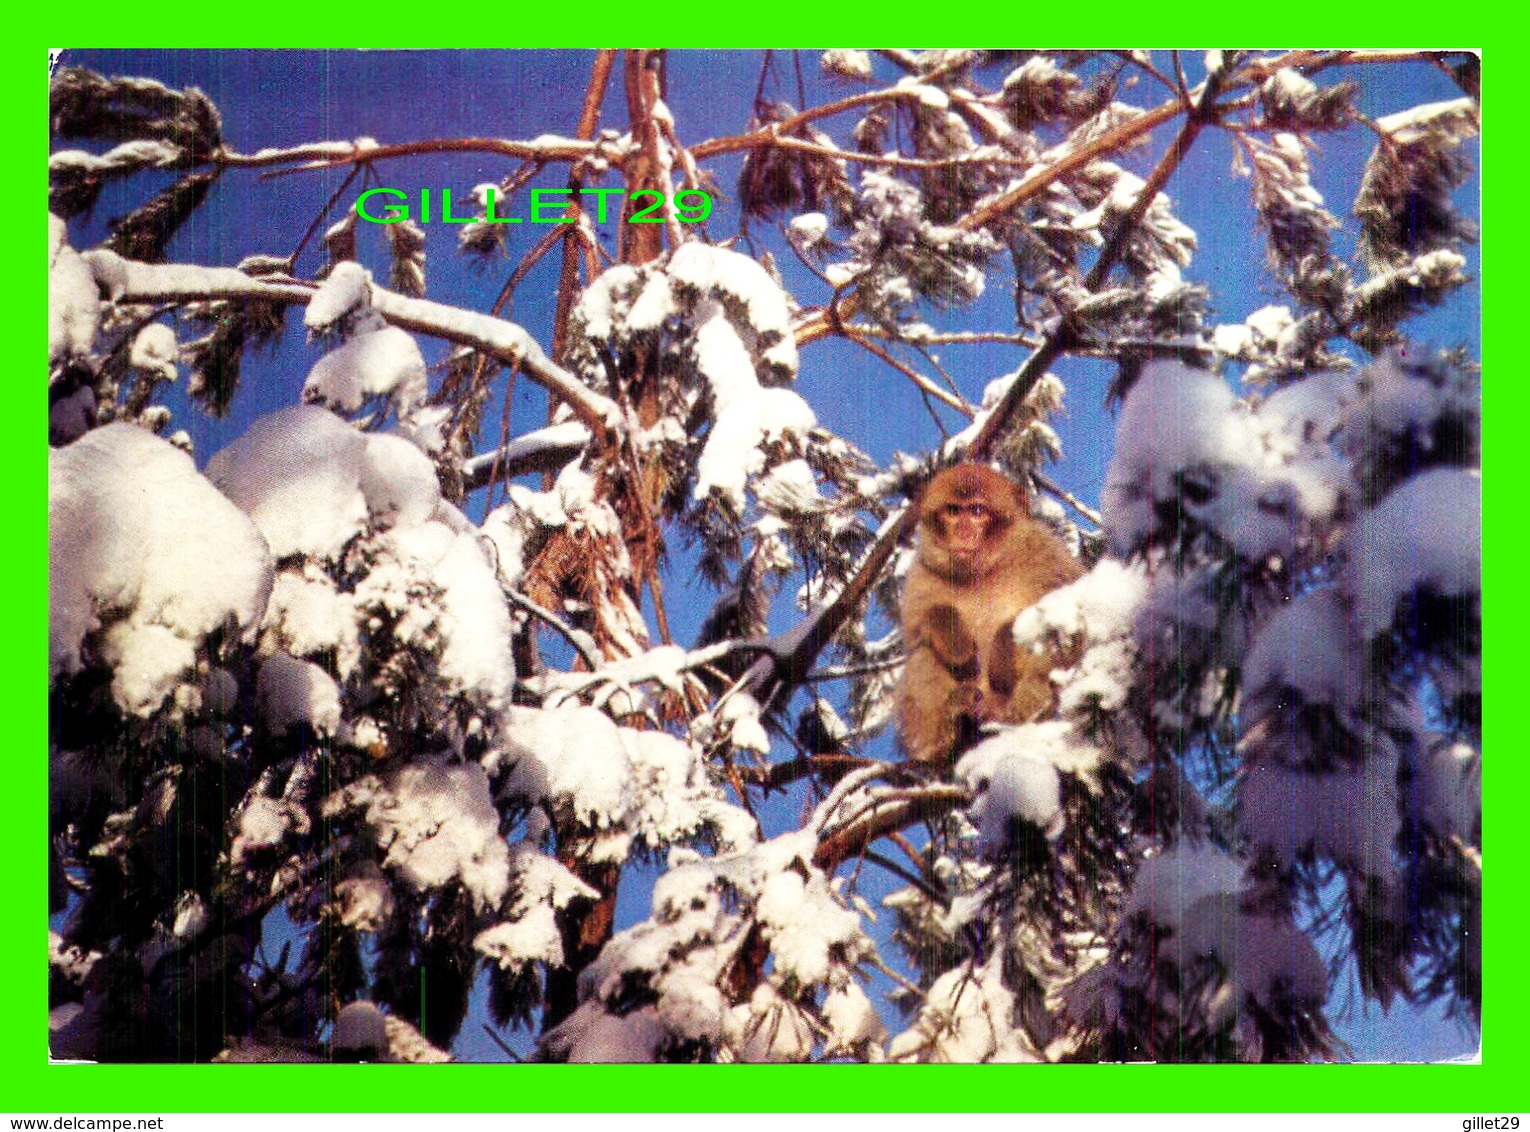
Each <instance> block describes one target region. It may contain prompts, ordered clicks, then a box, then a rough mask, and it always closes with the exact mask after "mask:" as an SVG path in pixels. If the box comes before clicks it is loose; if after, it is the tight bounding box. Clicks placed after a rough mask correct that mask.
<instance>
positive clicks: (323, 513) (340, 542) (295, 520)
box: [207, 405, 367, 560]
mask: <svg viewBox="0 0 1530 1132" xmlns="http://www.w3.org/2000/svg"><path fill="white" fill-rule="evenodd" d="M366 450H367V438H366V436H365V435H363V434H362V433H360V432H357V431H356V430H355V429H354V428H352V427H351V426H350V425H348V424H346V423H345V422H344V421H343V420H341V419H340V418H339V417H337V416H335V415H334V414H333V413H331V412H330V411H329V410H328V409H321V408H319V407H318V406H315V405H298V406H295V407H293V408H290V409H281V410H279V411H277V412H275V413H271V414H270V415H268V416H264V417H261V418H260V419H258V420H257V421H255V422H254V423H253V424H252V425H250V427H249V429H248V430H247V431H246V432H245V434H244V435H243V436H241V437H240V438H239V439H238V440H236V441H234V442H233V443H232V444H230V445H229V446H228V447H227V448H224V449H223V450H222V451H221V452H219V453H218V454H217V455H216V456H214V457H213V458H212V459H211V460H210V461H208V464H207V475H208V478H210V479H211V480H212V481H213V483H215V484H217V485H218V487H219V488H220V489H221V490H222V491H223V493H224V494H225V495H227V496H228V497H229V498H230V499H232V500H233V501H234V502H235V503H236V504H238V505H239V507H240V509H241V510H243V511H244V512H245V513H246V514H247V515H249V516H250V518H251V519H253V520H254V522H255V525H256V526H257V527H258V528H260V533H261V534H262V535H264V536H265V539H266V542H267V543H269V544H270V547H271V553H272V554H274V555H275V556H276V557H277V558H286V557H287V556H289V555H292V554H304V555H307V556H309V557H312V558H317V559H321V560H328V559H333V558H336V557H337V556H338V555H339V554H340V551H341V550H342V549H344V547H345V545H346V543H348V542H349V541H350V540H351V539H352V538H354V537H355V536H356V535H357V534H358V533H359V532H360V531H361V528H362V526H363V525H364V524H365V522H366V518H367V502H366V497H365V496H364V495H362V492H361V468H362V464H363V462H364V460H365V457H366Z"/></svg>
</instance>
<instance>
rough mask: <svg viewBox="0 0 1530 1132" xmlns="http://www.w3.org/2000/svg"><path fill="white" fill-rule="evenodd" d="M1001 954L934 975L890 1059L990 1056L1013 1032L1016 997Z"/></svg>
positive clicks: (963, 1061)
mask: <svg viewBox="0 0 1530 1132" xmlns="http://www.w3.org/2000/svg"><path fill="white" fill-rule="evenodd" d="M1002 959H1003V955H1002V951H997V950H996V951H995V952H994V953H993V955H992V957H991V958H990V959H989V960H988V961H987V962H986V963H984V964H983V965H982V966H980V967H979V966H975V965H973V964H971V963H964V964H962V965H960V966H958V967H953V968H952V969H951V970H949V971H947V972H945V973H944V974H943V975H941V976H940V977H939V978H938V979H936V980H935V982H934V983H933V984H932V985H931V987H930V989H929V991H928V992H927V993H926V994H925V999H924V1005H923V1006H921V1007H920V1010H919V1016H918V1017H917V1018H916V1019H915V1020H914V1025H913V1026H911V1027H909V1029H907V1030H905V1031H904V1032H903V1033H901V1034H899V1035H898V1036H897V1037H896V1038H894V1039H893V1040H892V1044H891V1045H890V1046H889V1047H888V1049H887V1059H888V1060H889V1061H902V1062H909V1061H922V1062H935V1063H939V1064H957V1065H974V1064H977V1063H980V1062H984V1061H988V1060H990V1059H992V1058H993V1057H994V1055H995V1054H996V1053H998V1051H999V1049H1000V1047H1001V1046H1003V1045H1005V1044H1006V1042H1007V1041H1008V1039H1009V1038H1010V1036H1011V1034H1012V1032H1013V1026H1012V1023H1011V1019H1012V1018H1013V1017H1014V1011H1015V996H1014V995H1013V994H1012V993H1011V992H1010V991H1009V989H1008V988H1006V987H1005V986H1004V981H1003V974H1002V970H1001V968H1002ZM1032 1060H1039V1059H1037V1058H1035V1057H1034V1056H1033V1057H1032Z"/></svg>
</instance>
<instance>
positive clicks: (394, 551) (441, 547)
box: [208, 405, 514, 701]
mask: <svg viewBox="0 0 1530 1132" xmlns="http://www.w3.org/2000/svg"><path fill="white" fill-rule="evenodd" d="M208 473H209V475H211V476H212V478H213V479H214V481H215V482H216V483H218V484H219V485H220V486H222V487H223V489H224V490H225V491H226V492H227V493H228V494H229V495H230V496H231V497H232V498H233V499H234V501H235V502H236V503H238V504H239V505H240V506H241V507H242V508H244V509H245V510H246V511H247V512H248V513H249V514H250V516H251V518H252V519H254V521H255V523H256V525H257V526H259V527H260V529H261V532H262V533H263V534H264V535H265V536H266V540H267V541H268V542H269V543H270V544H271V545H272V547H273V548H274V550H275V553H276V554H277V555H278V556H281V557H287V556H289V555H293V554H302V555H304V556H305V557H306V558H309V559H311V560H315V561H317V562H321V563H322V562H329V561H333V560H334V559H337V558H338V557H339V556H340V554H341V552H342V551H343V550H345V548H346V547H347V546H349V545H351V544H352V541H353V540H355V539H356V538H357V536H358V535H361V534H362V533H363V532H364V531H368V530H370V531H371V532H372V534H371V538H370V539H369V540H368V541H367V542H366V544H365V547H364V551H365V558H366V560H367V563H368V565H369V567H370V569H368V570H367V571H366V573H365V575H364V576H363V577H361V578H360V579H359V580H358V582H357V583H356V587H355V591H354V594H353V596H352V597H350V598H345V597H342V596H340V595H338V594H333V593H331V592H330V587H329V586H328V585H327V583H325V582H324V581H323V580H322V579H321V578H319V577H317V576H315V577H312V578H309V577H306V576H304V577H303V578H302V579H301V580H300V579H299V578H298V577H296V576H295V577H294V578H292V579H290V580H287V581H284V584H283V588H282V593H281V595H280V606H279V609H278V611H277V612H276V613H274V614H273V623H272V624H271V626H270V629H271V631H272V633H273V634H274V635H275V637H276V640H277V641H278V642H282V643H284V644H286V645H287V646H288V647H290V649H291V651H294V652H295V653H297V654H299V655H303V654H312V653H314V652H320V651H323V650H325V649H327V648H330V647H333V648H335V649H336V650H337V658H336V659H337V663H338V664H339V665H340V666H341V668H342V671H344V670H348V668H349V666H350V664H351V663H352V662H353V660H354V655H353V654H354V648H353V642H354V640H355V637H356V630H355V629H353V628H352V627H351V621H352V615H351V614H350V612H349V611H348V610H347V608H346V606H347V604H351V605H352V606H353V608H355V609H357V610H360V611H363V612H371V611H377V610H386V611H387V612H388V613H390V614H392V615H393V617H394V618H395V624H394V633H395V636H396V637H397V638H398V639H399V640H400V641H402V642H403V643H405V644H408V645H411V646H414V647H417V648H420V649H422V650H423V651H425V652H430V653H435V654H436V655H437V663H438V668H439V675H440V676H441V677H442V678H443V679H444V680H445V681H446V682H447V684H448V686H449V688H450V690H452V691H455V692H471V693H477V694H480V695H481V696H483V697H486V698H487V699H488V700H490V701H498V700H500V699H502V698H504V697H505V696H506V695H508V692H509V686H510V682H511V680H512V679H513V677H514V665H513V662H512V659H511V656H510V645H509V640H510V612H509V609H508V607H507V605H506V602H505V598H504V595H503V593H502V592H501V591H500V588H499V582H498V580H497V578H496V576H495V573H494V567H493V564H492V562H491V558H490V554H489V552H488V551H487V550H486V549H485V548H484V547H483V546H481V545H480V544H479V542H478V538H477V535H476V532H475V530H474V529H473V528H472V526H471V524H469V523H468V522H467V521H466V519H464V518H463V517H462V516H461V515H460V514H458V513H456V512H455V511H454V510H453V509H452V508H449V507H448V506H447V505H445V504H444V503H442V502H441V500H440V488H439V487H438V485H437V481H436V478H435V470H434V467H433V465H432V464H431V463H430V461H429V459H428V458H427V457H425V455H424V454H423V453H421V452H420V451H419V450H418V449H416V448H414V446H413V445H412V444H410V443H409V442H408V441H406V440H404V439H402V438H400V437H397V436H388V435H368V434H365V433H361V432H358V431H357V430H356V429H354V428H352V427H351V426H350V425H348V424H346V423H345V422H344V421H342V420H341V419H340V418H339V417H336V416H335V415H334V414H333V413H331V412H329V411H328V410H326V409H321V408H317V407H315V406H310V405H305V406H299V407H297V408H292V409H284V410H282V411H280V412H277V413H273V414H271V415H270V416H267V417H262V418H260V420H258V421H256V422H255V423H254V424H253V425H252V426H251V427H250V429H249V431H248V432H246V433H245V435H244V436H242V437H240V438H239V439H238V440H236V441H235V442H234V443H233V444H231V445H229V446H228V447H227V448H225V449H224V450H223V451H222V452H220V453H218V455H216V456H214V457H213V459H212V461H211V462H210V463H209V464H208ZM289 614H290V615H291V619H290V620H289V618H288V616H287V615H289ZM278 615H279V616H280V619H279V620H278V619H277V617H278Z"/></svg>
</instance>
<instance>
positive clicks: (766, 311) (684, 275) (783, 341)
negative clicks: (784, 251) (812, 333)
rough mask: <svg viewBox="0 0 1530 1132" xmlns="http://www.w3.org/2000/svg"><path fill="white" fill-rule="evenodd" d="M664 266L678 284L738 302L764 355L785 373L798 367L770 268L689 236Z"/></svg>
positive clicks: (787, 315)
mask: <svg viewBox="0 0 1530 1132" xmlns="http://www.w3.org/2000/svg"><path fill="white" fill-rule="evenodd" d="M665 270H666V271H667V272H668V274H669V276H670V278H671V279H673V280H674V281H675V282H676V283H677V284H679V285H680V286H681V287H684V288H688V289H690V290H693V291H699V292H702V293H707V292H713V293H716V294H720V295H721V296H723V298H724V299H725V300H727V301H729V302H731V303H736V304H738V305H740V306H741V307H742V308H743V311H744V316H745V318H746V320H747V322H748V325H749V326H750V328H752V329H753V330H754V332H755V334H756V336H757V337H758V338H759V339H760V340H761V345H762V346H765V347H767V348H768V354H769V357H768V360H769V361H770V362H771V363H772V364H773V365H774V366H776V367H778V368H779V369H781V370H782V371H784V375H785V376H788V377H789V376H791V375H793V374H795V373H796V372H797V347H796V341H795V339H794V338H793V337H792V329H791V311H790V310H789V308H788V307H787V305H786V296H785V294H783V293H782V291H781V287H780V285H779V284H778V283H776V281H775V280H774V279H772V278H771V277H770V273H769V272H767V271H766V270H765V269H764V268H763V267H761V266H760V265H759V264H758V263H756V262H755V261H754V260H753V259H751V258H750V257H749V256H746V255H742V254H740V253H738V252H735V251H730V250H728V249H727V248H718V247H713V246H711V245H710V244H704V243H702V242H701V241H700V240H691V241H690V242H688V243H686V244H684V245H682V246H681V247H680V248H679V250H677V251H676V252H675V254H674V255H673V256H671V257H670V260H669V264H668V266H667V267H666V269H665Z"/></svg>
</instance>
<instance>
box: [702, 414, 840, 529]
mask: <svg viewBox="0 0 1530 1132" xmlns="http://www.w3.org/2000/svg"><path fill="white" fill-rule="evenodd" d="M817 423H818V418H817V417H815V416H814V415H813V410H812V409H811V408H809V407H808V403H807V402H806V401H804V400H803V399H802V398H801V397H799V396H798V395H797V394H795V393H793V392H792V391H791V390H790V389H774V388H770V389H766V388H760V387H758V386H756V387H754V388H750V389H745V390H742V391H740V392H738V393H737V394H736V395H734V396H733V397H732V398H731V399H730V400H729V401H728V402H727V404H726V406H725V407H723V408H721V409H720V410H719V412H718V414H717V419H716V420H715V421H714V422H713V424H712V431H711V432H710V433H708V434H707V442H706V445H705V447H704V448H703V449H702V451H701V458H700V459H699V460H698V461H697V463H696V488H695V492H694V494H695V497H696V498H697V499H705V498H706V497H707V496H708V495H709V494H711V493H713V492H716V493H718V494H719V495H721V496H723V497H724V498H725V499H727V500H729V502H730V503H731V504H732V506H733V508H734V510H735V511H736V512H742V511H743V509H744V487H745V484H746V483H747V482H748V481H749V478H750V477H751V476H755V475H758V474H759V473H760V472H762V471H764V469H765V454H764V453H763V452H762V451H760V446H761V445H762V444H764V443H765V442H767V441H770V440H775V439H776V438H778V437H781V436H785V435H792V436H796V437H804V436H806V435H807V433H808V432H809V431H811V430H812V428H813V427H814V426H815V425H816V424H817Z"/></svg>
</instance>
